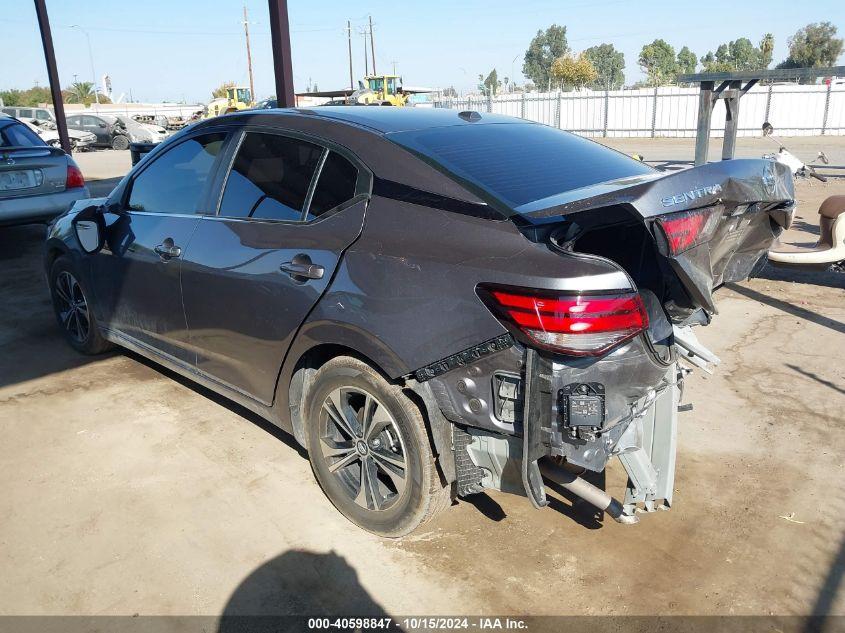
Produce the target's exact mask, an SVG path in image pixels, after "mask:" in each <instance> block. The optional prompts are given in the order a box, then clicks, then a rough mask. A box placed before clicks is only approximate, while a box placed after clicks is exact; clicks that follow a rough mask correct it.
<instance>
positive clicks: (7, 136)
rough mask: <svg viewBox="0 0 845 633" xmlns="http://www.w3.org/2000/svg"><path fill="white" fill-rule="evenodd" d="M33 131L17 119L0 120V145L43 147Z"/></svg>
mask: <svg viewBox="0 0 845 633" xmlns="http://www.w3.org/2000/svg"><path fill="white" fill-rule="evenodd" d="M45 145H46V143H45V142H44V141H42V140H41V137H40V136H38V134H36V133H35V132H33V131H32V130H30V129H29V128H28V127H27V126H25V125H24V124H23V123H18V122H17V121H0V147H44V146H45Z"/></svg>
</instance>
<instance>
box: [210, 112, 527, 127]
mask: <svg viewBox="0 0 845 633" xmlns="http://www.w3.org/2000/svg"><path fill="white" fill-rule="evenodd" d="M257 112H260V113H261V114H265V115H266V114H274V113H278V114H283V115H286V116H297V117H317V118H322V119H328V120H331V121H336V122H339V123H347V124H350V125H356V126H360V127H366V128H369V129H370V130H373V131H375V132H380V133H382V134H390V133H392V132H407V131H410V130H421V129H428V128H437V127H452V126H461V125H489V124H494V123H499V124H501V123H510V124H528V125H536V124H534V123H531V122H529V121H526V120H524V119H517V118H514V117H509V116H502V115H500V114H489V113H487V112H473V113H472V116H469V115H468V114H467V113H465V112H461V111H459V110H451V109H446V108H425V107H422V108H421V107H395V106H319V107H315V108H269V109H267V110H258V111H256V110H244V111H242V112H239V113H233V114H227V115H224V116H226V117H238V116H244V115H248V114H256V113H257Z"/></svg>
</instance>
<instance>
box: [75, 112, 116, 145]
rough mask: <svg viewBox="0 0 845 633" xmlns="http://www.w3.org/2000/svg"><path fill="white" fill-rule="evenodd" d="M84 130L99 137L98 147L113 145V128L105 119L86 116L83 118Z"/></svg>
mask: <svg viewBox="0 0 845 633" xmlns="http://www.w3.org/2000/svg"><path fill="white" fill-rule="evenodd" d="M82 129H83V130H85V131H86V132H91V133H92V134H93V135H94V136H96V137H97V145H111V127H110V126H109V124H108V123H106V121H105V120H104V119H101V118H100V117H96V116H90V115H85V116H83V117H82Z"/></svg>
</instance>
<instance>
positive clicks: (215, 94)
mask: <svg viewBox="0 0 845 633" xmlns="http://www.w3.org/2000/svg"><path fill="white" fill-rule="evenodd" d="M235 86H236V84H235V82H234V81H224V82H223V83H222V84H220V85H219V86H217V87H216V88H215V89H214V90H212V91H211V98H212V99H222V98H224V97H225V96H226V89H227V88H234V87H235Z"/></svg>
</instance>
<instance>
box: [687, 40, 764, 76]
mask: <svg viewBox="0 0 845 633" xmlns="http://www.w3.org/2000/svg"><path fill="white" fill-rule="evenodd" d="M765 41H766V40H765V38H763V41H762V42H761V44H762V43H763V42H765ZM771 43H772V44H773V43H774V42H773V41H772V42H771ZM766 44H767V45H768V44H769V43H768V42H767V43H766ZM701 64H702V66H704V71H705V72H709V73H715V72H733V71H737V70H759V69H763V68H765V67H766V66H767V65H768V64H767V63H766V62H765V54H764V52H763V51H762V50H761V49H759V48H757V47H756V46H754V44H752V43H751V40H749V39H748V38H747V37H740V38H739V39H736V40H734V41H732V42H728V43H727V44H720V45H719V47H718V48H717V49H716V52H715V53H713V52H708V53H707V54H706V55H705V56H704V57H702V58H701Z"/></svg>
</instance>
